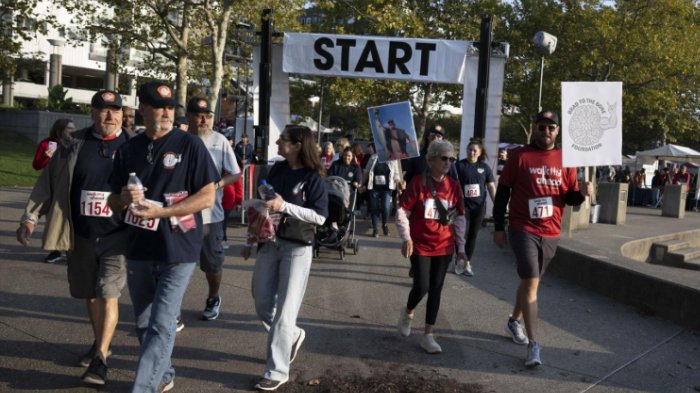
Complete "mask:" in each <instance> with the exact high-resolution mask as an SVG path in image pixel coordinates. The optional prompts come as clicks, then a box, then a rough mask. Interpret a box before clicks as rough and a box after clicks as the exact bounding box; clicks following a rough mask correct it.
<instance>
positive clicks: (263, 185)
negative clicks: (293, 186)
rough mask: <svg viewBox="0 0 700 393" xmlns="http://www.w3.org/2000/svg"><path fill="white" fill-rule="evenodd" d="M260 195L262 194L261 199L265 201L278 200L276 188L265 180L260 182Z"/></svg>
mask: <svg viewBox="0 0 700 393" xmlns="http://www.w3.org/2000/svg"><path fill="white" fill-rule="evenodd" d="M258 194H260V198H261V199H262V200H265V201H269V200H271V199H275V198H277V194H275V188H274V187H272V185H271V184H267V180H265V179H262V180H261V181H260V186H258Z"/></svg>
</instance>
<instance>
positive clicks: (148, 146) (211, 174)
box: [109, 82, 221, 392]
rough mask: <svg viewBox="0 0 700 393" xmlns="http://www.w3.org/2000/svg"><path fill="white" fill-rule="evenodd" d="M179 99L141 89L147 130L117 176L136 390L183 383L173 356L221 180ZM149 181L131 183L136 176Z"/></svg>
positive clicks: (164, 90)
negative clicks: (184, 121)
mask: <svg viewBox="0 0 700 393" xmlns="http://www.w3.org/2000/svg"><path fill="white" fill-rule="evenodd" d="M176 106H178V103H177V100H176V99H175V97H174V94H173V91H172V90H171V88H170V86H168V85H167V84H165V83H161V82H149V83H146V84H144V85H142V86H141V87H140V89H139V112H140V113H141V116H143V120H144V123H145V125H146V131H145V132H143V133H141V134H139V135H137V136H135V137H134V138H132V139H131V140H130V141H129V142H128V143H126V144H125V145H124V146H122V148H121V149H119V151H118V152H117V154H116V156H115V158H114V167H113V170H112V174H111V176H110V185H111V189H112V195H111V196H110V198H109V203H110V206H111V207H112V209H114V210H115V211H118V212H124V213H125V218H124V219H125V221H126V224H127V226H128V229H127V232H128V234H129V241H128V243H127V244H128V245H127V250H126V265H127V268H128V280H127V284H128V286H129V293H130V294H131V300H132V303H133V306H134V315H135V319H136V333H137V336H138V338H139V342H140V343H141V353H140V356H139V361H138V366H137V369H136V376H135V380H134V386H133V389H132V391H133V392H156V391H157V392H163V391H168V390H171V389H172V388H173V387H174V385H175V382H174V380H175V370H174V369H173V367H172V364H171V361H170V358H171V355H172V352H173V347H174V345H175V331H176V319H177V316H178V313H179V311H180V306H181V304H182V298H183V296H184V295H185V290H186V289H187V285H188V283H189V281H190V278H191V276H192V272H193V271H194V267H195V262H196V261H197V260H198V259H199V250H200V248H201V245H202V228H203V223H202V215H201V214H200V212H201V211H202V210H203V209H206V208H209V207H211V206H212V204H213V203H214V197H215V186H214V184H215V183H217V182H219V181H220V180H221V178H220V176H219V174H218V172H217V171H216V168H215V167H214V164H213V162H212V160H211V157H210V155H209V152H208V151H207V148H206V147H205V146H204V144H203V143H202V141H201V139H200V138H198V137H197V136H195V135H193V134H189V133H186V132H184V131H181V130H179V129H176V128H173V121H174V118H175V107H176ZM131 174H134V175H135V176H137V177H138V178H139V179H140V180H141V183H142V185H143V186H142V187H138V186H136V185H127V183H128V181H129V178H130V175H131Z"/></svg>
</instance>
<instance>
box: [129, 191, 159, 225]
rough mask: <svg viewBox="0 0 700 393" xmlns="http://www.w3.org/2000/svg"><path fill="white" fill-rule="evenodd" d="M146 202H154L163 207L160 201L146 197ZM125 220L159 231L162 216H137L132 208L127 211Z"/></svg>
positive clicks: (130, 223)
mask: <svg viewBox="0 0 700 393" xmlns="http://www.w3.org/2000/svg"><path fill="white" fill-rule="evenodd" d="M146 202H148V203H152V204H154V205H157V206H160V207H163V203H161V202H158V201H152V200H150V199H146ZM124 222H126V223H127V224H129V225H131V226H134V227H137V228H141V229H145V230H147V231H157V230H158V223H159V222H160V218H142V217H136V216H135V215H133V214H131V210H130V209H129V210H127V211H126V215H125V216H124Z"/></svg>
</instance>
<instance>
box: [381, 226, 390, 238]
mask: <svg viewBox="0 0 700 393" xmlns="http://www.w3.org/2000/svg"><path fill="white" fill-rule="evenodd" d="M382 230H383V231H384V236H389V226H388V225H384V226H382Z"/></svg>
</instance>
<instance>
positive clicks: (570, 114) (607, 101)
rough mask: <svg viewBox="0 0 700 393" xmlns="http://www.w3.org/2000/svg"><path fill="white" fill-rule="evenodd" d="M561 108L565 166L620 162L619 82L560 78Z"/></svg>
mask: <svg viewBox="0 0 700 393" xmlns="http://www.w3.org/2000/svg"><path fill="white" fill-rule="evenodd" d="M561 111H562V114H561V115H562V116H561V124H560V126H561V131H560V134H561V144H562V164H563V165H564V166H565V167H582V166H601V165H620V164H621V160H622V82H562V84H561Z"/></svg>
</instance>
